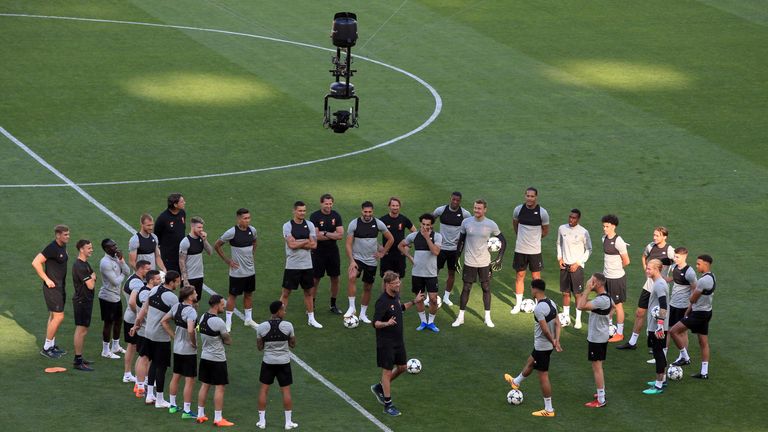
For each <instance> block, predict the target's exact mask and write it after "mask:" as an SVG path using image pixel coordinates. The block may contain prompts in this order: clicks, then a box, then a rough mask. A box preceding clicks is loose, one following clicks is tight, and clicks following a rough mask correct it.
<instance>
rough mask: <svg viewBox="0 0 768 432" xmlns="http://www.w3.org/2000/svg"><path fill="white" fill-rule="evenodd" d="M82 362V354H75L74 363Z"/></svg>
mask: <svg viewBox="0 0 768 432" xmlns="http://www.w3.org/2000/svg"><path fill="white" fill-rule="evenodd" d="M82 363H83V356H82V355H78V354H75V364H82Z"/></svg>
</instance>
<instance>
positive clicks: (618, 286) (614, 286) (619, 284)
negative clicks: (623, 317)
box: [605, 275, 648, 307]
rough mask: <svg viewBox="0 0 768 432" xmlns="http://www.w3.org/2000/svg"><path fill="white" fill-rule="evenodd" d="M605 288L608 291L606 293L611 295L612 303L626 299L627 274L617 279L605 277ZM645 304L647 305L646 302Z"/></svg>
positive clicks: (619, 302)
mask: <svg viewBox="0 0 768 432" xmlns="http://www.w3.org/2000/svg"><path fill="white" fill-rule="evenodd" d="M605 290H606V291H608V295H609V296H611V299H612V300H613V303H615V304H621V303H624V302H625V301H627V275H624V276H622V277H620V278H618V279H607V278H606V280H605ZM645 306H646V307H648V304H646V305H645Z"/></svg>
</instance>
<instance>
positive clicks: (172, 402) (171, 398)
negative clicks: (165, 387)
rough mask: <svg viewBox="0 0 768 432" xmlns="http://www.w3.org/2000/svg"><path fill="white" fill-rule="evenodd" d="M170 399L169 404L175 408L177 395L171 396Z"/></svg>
mask: <svg viewBox="0 0 768 432" xmlns="http://www.w3.org/2000/svg"><path fill="white" fill-rule="evenodd" d="M168 399H169V400H168V402H169V403H170V404H171V405H173V406H176V395H173V394H172V395H169V396H168Z"/></svg>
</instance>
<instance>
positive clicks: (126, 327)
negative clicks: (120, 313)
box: [123, 320, 139, 345]
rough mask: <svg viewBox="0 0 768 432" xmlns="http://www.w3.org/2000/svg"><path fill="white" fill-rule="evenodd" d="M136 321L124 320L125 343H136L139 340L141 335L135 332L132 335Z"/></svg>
mask: <svg viewBox="0 0 768 432" xmlns="http://www.w3.org/2000/svg"><path fill="white" fill-rule="evenodd" d="M133 324H134V323H129V322H128V321H126V320H123V340H125V343H127V344H134V345H136V344H137V343H138V340H139V335H138V334H134V335H133V336H131V328H133Z"/></svg>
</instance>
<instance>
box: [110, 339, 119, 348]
mask: <svg viewBox="0 0 768 432" xmlns="http://www.w3.org/2000/svg"><path fill="white" fill-rule="evenodd" d="M119 346H120V339H112V349H117V347H119Z"/></svg>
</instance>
